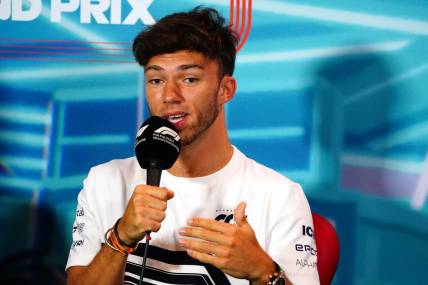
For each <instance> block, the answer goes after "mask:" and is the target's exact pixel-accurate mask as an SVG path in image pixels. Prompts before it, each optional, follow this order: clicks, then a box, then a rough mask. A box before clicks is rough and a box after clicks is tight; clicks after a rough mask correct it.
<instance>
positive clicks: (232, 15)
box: [229, 0, 235, 28]
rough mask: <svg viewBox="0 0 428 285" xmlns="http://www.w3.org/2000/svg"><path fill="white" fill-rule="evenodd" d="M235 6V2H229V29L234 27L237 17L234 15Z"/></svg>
mask: <svg viewBox="0 0 428 285" xmlns="http://www.w3.org/2000/svg"><path fill="white" fill-rule="evenodd" d="M234 5H235V3H234V0H230V2H229V28H232V27H233V19H234V16H235V15H234V14H233V11H234Z"/></svg>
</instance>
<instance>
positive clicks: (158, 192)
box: [135, 184, 174, 201]
mask: <svg viewBox="0 0 428 285" xmlns="http://www.w3.org/2000/svg"><path fill="white" fill-rule="evenodd" d="M135 192H137V194H141V193H145V194H149V195H151V196H153V197H156V198H158V199H161V200H163V201H167V200H170V199H171V198H173V197H174V192H172V191H171V190H169V189H167V188H161V187H157V186H151V185H144V184H140V185H137V187H135Z"/></svg>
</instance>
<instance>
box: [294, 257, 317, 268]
mask: <svg viewBox="0 0 428 285" xmlns="http://www.w3.org/2000/svg"><path fill="white" fill-rule="evenodd" d="M296 266H300V267H303V268H305V267H307V268H317V262H316V261H310V260H307V259H304V258H298V259H296Z"/></svg>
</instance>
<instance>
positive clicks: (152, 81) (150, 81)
mask: <svg viewBox="0 0 428 285" xmlns="http://www.w3.org/2000/svg"><path fill="white" fill-rule="evenodd" d="M148 82H149V83H150V84H152V85H159V84H161V83H162V79H159V78H154V79H150V80H149V81H148Z"/></svg>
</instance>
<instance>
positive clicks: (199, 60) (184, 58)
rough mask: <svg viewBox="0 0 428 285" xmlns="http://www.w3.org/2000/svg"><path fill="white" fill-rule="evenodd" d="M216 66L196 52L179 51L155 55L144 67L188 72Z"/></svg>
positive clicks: (212, 61) (146, 68) (155, 69)
mask: <svg viewBox="0 0 428 285" xmlns="http://www.w3.org/2000/svg"><path fill="white" fill-rule="evenodd" d="M213 63H214V64H216V61H215V60H212V59H210V58H208V57H207V56H205V55H204V54H202V53H200V52H195V51H187V50H185V51H177V52H174V53H165V54H160V55H155V56H153V57H152V58H150V60H149V61H148V62H147V64H146V65H145V66H144V70H145V71H148V70H154V71H161V70H165V69H178V70H186V69H190V68H200V69H204V68H205V67H206V66H207V65H210V64H213Z"/></svg>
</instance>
